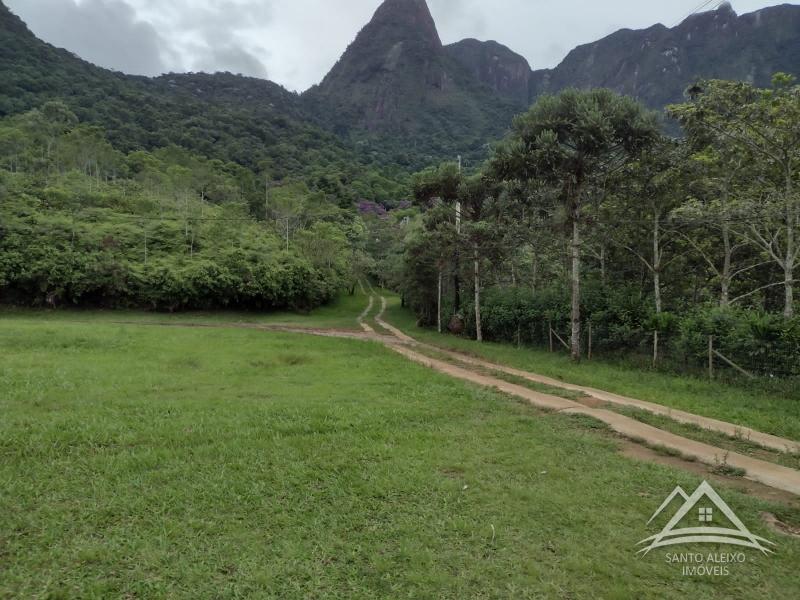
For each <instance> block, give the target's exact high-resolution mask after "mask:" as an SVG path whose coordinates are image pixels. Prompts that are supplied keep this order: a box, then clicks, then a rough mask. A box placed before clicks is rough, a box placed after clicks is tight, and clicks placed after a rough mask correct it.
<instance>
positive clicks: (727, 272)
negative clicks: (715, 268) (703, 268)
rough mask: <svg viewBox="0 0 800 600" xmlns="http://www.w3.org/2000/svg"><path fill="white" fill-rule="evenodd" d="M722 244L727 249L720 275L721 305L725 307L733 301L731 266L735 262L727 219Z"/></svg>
mask: <svg viewBox="0 0 800 600" xmlns="http://www.w3.org/2000/svg"><path fill="white" fill-rule="evenodd" d="M722 246H723V249H724V251H725V257H724V262H723V264H722V275H721V276H720V295H719V305H720V306H721V307H722V308H725V307H727V306H729V305H730V302H731V299H730V298H731V297H730V294H731V291H730V290H731V267H732V263H733V256H732V251H731V228H730V224H729V223H728V222H727V221H725V222H724V223H723V224H722Z"/></svg>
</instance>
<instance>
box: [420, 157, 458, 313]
mask: <svg viewBox="0 0 800 600" xmlns="http://www.w3.org/2000/svg"><path fill="white" fill-rule="evenodd" d="M462 181H463V178H462V176H461V170H460V169H459V167H458V165H457V164H456V163H452V162H447V163H442V164H441V165H439V166H438V167H432V168H429V169H426V170H424V171H421V172H420V173H417V174H415V175H414V177H413V178H412V182H411V185H412V189H413V195H414V199H415V200H416V201H417V202H418V203H419V204H421V205H423V206H425V205H430V203H431V202H432V201H434V200H437V199H438V200H440V201H441V202H442V203H443V204H444V205H445V206H447V207H449V209H450V210H451V211H452V213H453V219H454V220H456V221H457V220H458V219H460V218H461V215H460V214H459V211H460V209H459V208H458V201H459V199H458V193H459V186H460V185H461V183H462ZM456 233H458V225H456ZM460 263H461V260H460V248H459V245H458V244H454V246H453V314H454V315H458V313H459V312H460V310H461V264H460ZM442 268H443V267H442ZM442 276H443V271H442V272H441V273H440V279H441V277H442ZM439 287H440V288H441V285H440V286H439Z"/></svg>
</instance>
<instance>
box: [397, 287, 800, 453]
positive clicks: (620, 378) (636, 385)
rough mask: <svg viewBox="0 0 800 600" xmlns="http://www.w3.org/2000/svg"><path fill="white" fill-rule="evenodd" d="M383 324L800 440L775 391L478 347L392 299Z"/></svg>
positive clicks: (792, 413)
mask: <svg viewBox="0 0 800 600" xmlns="http://www.w3.org/2000/svg"><path fill="white" fill-rule="evenodd" d="M387 300H388V304H389V308H388V310H387V313H386V320H387V321H388V322H389V323H392V324H393V325H395V326H396V327H398V328H399V329H402V330H403V331H405V332H406V333H408V334H409V335H411V336H413V337H414V338H416V339H418V340H420V341H424V342H427V343H429V344H432V345H436V346H440V347H442V348H446V349H449V350H456V351H462V352H467V353H469V354H473V355H475V356H478V357H481V358H484V359H487V360H490V361H494V362H497V363H500V364H504V365H508V366H512V367H516V368H518V369H525V370H528V371H532V372H534V373H538V374H540V375H545V376H548V377H552V378H554V379H560V380H562V381H565V382H569V383H572V384H576V385H585V386H590V387H594V388H599V389H603V390H606V391H609V392H615V393H617V394H623V395H626V396H631V397H633V398H639V399H641V400H648V401H650V402H655V403H657V404H662V405H665V406H671V407H673V408H677V409H680V410H685V411H688V412H692V413H695V414H698V415H703V416H706V417H712V418H715V419H721V420H723V421H728V422H730V423H734V424H737V425H743V426H745V427H752V428H754V429H756V430H759V431H763V432H765V433H771V434H774V435H779V436H782V437H786V438H789V439H792V440H800V396H798V395H797V392H796V391H795V393H794V395H793V396H792V397H790V396H789V395H788V394H786V393H783V392H778V391H776V390H775V389H774V387H772V388H771V387H770V386H763V387H759V385H758V384H755V385H749V386H747V387H745V386H742V385H733V384H729V383H725V382H720V381H709V380H707V379H699V378H697V377H687V376H679V375H672V374H669V373H663V372H658V371H651V370H645V369H635V368H631V367H629V366H626V365H624V364H618V363H613V362H607V361H603V360H593V361H583V362H582V363H580V364H575V363H573V362H572V361H571V360H570V359H569V357H568V356H567V355H566V354H565V353H562V352H555V353H550V352H547V351H546V350H543V349H538V348H516V347H515V346H513V345H510V344H496V343H491V342H484V343H482V344H478V343H477V342H475V341H473V340H470V339H467V338H463V337H456V336H452V335H449V334H441V335H440V334H438V333H437V332H436V331H435V330H432V329H423V328H419V327H417V326H416V319H415V318H414V316H413V315H412V314H411V312H410V311H408V310H405V309H403V308H401V307H400V300H399V298H398V297H396V296H387Z"/></svg>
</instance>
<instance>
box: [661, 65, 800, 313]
mask: <svg viewBox="0 0 800 600" xmlns="http://www.w3.org/2000/svg"><path fill="white" fill-rule="evenodd" d="M688 93H689V96H690V99H691V100H690V102H688V103H686V104H682V105H678V106H672V107H670V108H669V111H670V113H671V114H672V115H673V116H675V117H676V118H677V119H678V120H679V121H680V122H681V124H682V125H683V126H684V127H685V128H686V130H687V131H688V132H689V134H690V135H693V136H705V137H707V138H716V140H717V141H718V143H719V141H722V142H724V143H725V144H726V145H727V144H730V145H731V146H732V148H733V149H734V150H735V151H736V152H738V153H739V154H741V155H742V156H744V157H746V158H747V159H748V161H751V162H752V166H756V167H757V171H758V177H757V180H756V181H755V182H754V185H753V186H751V187H750V193H749V195H750V200H751V203H750V210H749V213H750V215H749V216H750V217H751V218H752V219H753V221H752V224H751V226H750V227H749V228H748V231H747V232H746V235H747V237H748V239H749V240H750V241H752V242H753V243H754V244H755V245H757V246H758V247H759V248H761V249H762V251H763V252H764V253H765V255H766V256H768V257H769V258H770V260H773V261H774V262H775V263H776V264H777V265H778V266H779V267H780V268H781V270H782V271H783V275H784V279H783V281H782V282H781V283H780V285H783V286H784V292H785V294H784V315H785V316H786V317H791V316H793V315H794V284H795V276H794V271H795V268H796V266H797V262H798V259H799V258H800V244H798V240H797V237H798V227H799V226H800V214H799V210H798V207H799V206H800V202H798V197H797V196H798V193H797V187H796V186H797V179H798V177H800V86H798V85H795V84H794V79H793V78H792V77H790V76H789V75H785V74H777V75H775V77H774V78H773V86H772V88H771V89H759V88H756V87H755V86H753V85H752V84H750V83H745V82H738V81H718V80H712V81H706V82H703V83H700V84H698V85H696V86H693V87H692V88H690V89H689V91H688ZM772 285H774V284H770V285H768V286H765V288H766V287H771V286H772Z"/></svg>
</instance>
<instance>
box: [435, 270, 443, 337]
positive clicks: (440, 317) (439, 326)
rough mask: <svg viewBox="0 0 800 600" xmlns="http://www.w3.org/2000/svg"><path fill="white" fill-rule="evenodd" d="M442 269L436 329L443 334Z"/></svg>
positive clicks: (437, 299)
mask: <svg viewBox="0 0 800 600" xmlns="http://www.w3.org/2000/svg"><path fill="white" fill-rule="evenodd" d="M443 276H444V275H443V273H442V268H441V267H439V290H438V294H437V296H436V328H437V329H438V331H439V333H442V278H443Z"/></svg>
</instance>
